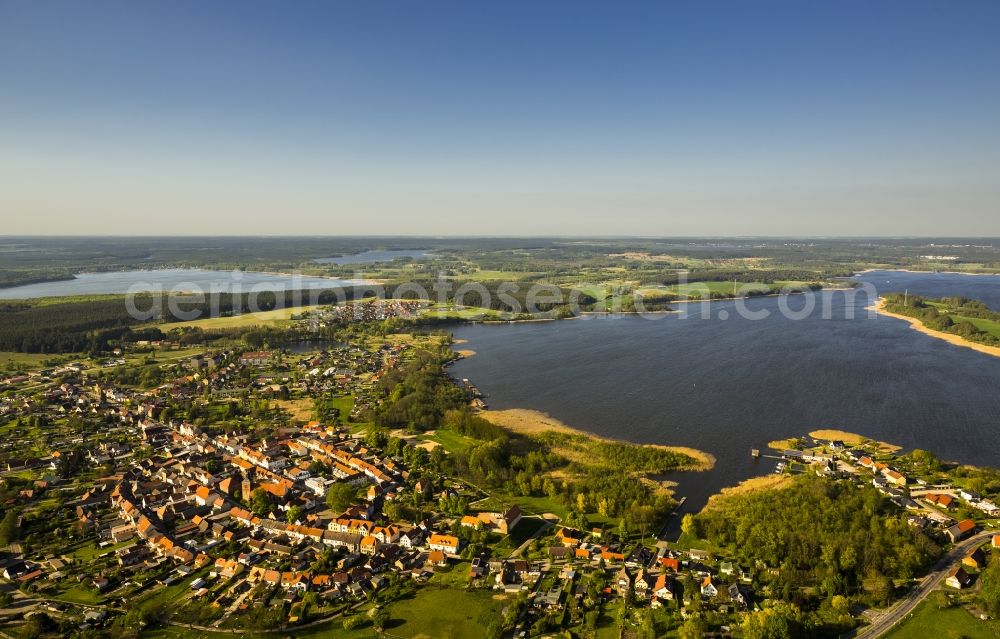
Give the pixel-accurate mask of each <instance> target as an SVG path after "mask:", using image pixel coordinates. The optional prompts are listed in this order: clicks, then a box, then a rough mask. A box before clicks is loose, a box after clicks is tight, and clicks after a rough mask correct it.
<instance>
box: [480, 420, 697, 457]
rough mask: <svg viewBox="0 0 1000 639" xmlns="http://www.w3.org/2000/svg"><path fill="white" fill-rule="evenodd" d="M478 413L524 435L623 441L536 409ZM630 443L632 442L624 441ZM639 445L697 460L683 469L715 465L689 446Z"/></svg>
mask: <svg viewBox="0 0 1000 639" xmlns="http://www.w3.org/2000/svg"><path fill="white" fill-rule="evenodd" d="M480 414H481V415H482V416H483V417H485V418H486V419H487V420H489V421H491V422H493V423H494V424H497V425H498V426H503V427H504V428H506V429H508V430H512V431H514V432H515V433H523V434H525V435H535V434H538V433H544V432H546V431H556V432H560V433H569V434H572V435H583V436H585V437H590V438H592V439H596V440H600V441H607V442H624V440H618V439H611V438H609V437H601V436H599V435H594V434H593V433H588V432H586V431H583V430H579V429H576V428H573V427H572V426H569V425H567V424H564V423H563V422H561V421H559V420H558V419H556V418H555V417H552V416H551V415H546V414H545V413H543V412H541V411H537V410H529V409H526V408H509V409H506V410H484V411H481V412H480ZM625 443H632V442H625ZM638 445H640V446H653V447H655V448H662V449H664V450H670V451H674V452H677V453H683V454H685V455H688V456H689V457H691V458H693V459H696V460H697V462H698V463H697V466H696V467H693V468H686V469H684V470H711V469H712V467H713V466H715V457H714V456H713V455H711V454H709V453H706V452H704V451H701V450H697V449H694V448H689V447H687V446H665V445H662V444H638Z"/></svg>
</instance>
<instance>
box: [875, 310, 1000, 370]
mask: <svg viewBox="0 0 1000 639" xmlns="http://www.w3.org/2000/svg"><path fill="white" fill-rule="evenodd" d="M866 310H873V311H875V312H876V313H880V314H881V315H885V316H887V317H894V318H896V319H901V320H903V321H904V322H909V324H910V327H911V328H913V329H914V330H917V331H920V332H921V333H923V334H924V335H930V336H931V337H936V338H937V339H940V340H944V341H946V342H948V343H949V344H953V345H955V346H962V347H964V348H971V349H972V350H974V351H979V352H980V353H985V354H987V355H992V356H993V357H1000V347H998V346H987V345H986V344H979V343H976V342H970V341H969V340H967V339H965V338H963V337H959V336H958V335H952V334H951V333H942V332H941V331H935V330H933V329H930V328H927V327H926V326H924V323H923V322H921V321H920V320H919V319H917V318H915V317H910V316H908V315H900V314H899V313H893V312H891V311H887V310H885V300H883V299H882V298H879V300H878V301H877V302H875V304H874V305H872V306H869V307H868V308H867V309H866Z"/></svg>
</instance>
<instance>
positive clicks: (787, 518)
mask: <svg viewBox="0 0 1000 639" xmlns="http://www.w3.org/2000/svg"><path fill="white" fill-rule="evenodd" d="M692 525H693V527H694V530H689V531H688V532H690V533H692V534H695V535H697V536H699V537H701V538H703V539H706V540H708V542H709V543H710V544H711V545H712V546H714V547H716V548H719V549H725V552H726V553H727V554H728V555H730V556H733V557H736V558H737V559H739V561H740V562H741V563H742V564H743V565H746V566H754V565H755V564H756V562H758V561H760V562H763V563H764V564H765V565H766V566H767V567H769V568H773V569H777V570H778V571H779V572H778V575H777V576H776V584H775V585H773V586H772V587H775V588H778V589H782V588H784V589H788V591H789V592H797V590H796V589H795V588H794V587H797V586H804V587H813V588H816V591H817V592H818V593H820V594H822V597H823V598H825V599H829V598H832V597H834V596H836V595H846V596H858V597H860V598H861V599H863V600H865V601H868V602H869V603H875V604H880V605H881V604H884V603H885V602H887V601H889V600H890V599H891V598H892V595H893V585H892V581H891V580H892V579H909V578H912V577H914V576H915V575H918V574H922V572H923V571H924V570H925V569H926V568H927V567H928V566H930V565H931V563H932V562H933V561H934V560H935V559H936V558H937V557H938V556H939V555H940V553H941V549H940V548H939V547H938V546H937V544H935V543H934V542H933V541H932V540H931V539H930V538H928V537H927V536H926V535H924V534H923V533H922V532H920V531H919V530H917V529H916V528H914V527H912V526H910V525H909V524H908V523H907V522H906V519H905V518H904V517H902V516H900V514H899V513H898V511H897V510H896V509H895V507H894V506H892V505H890V504H889V502H888V501H887V500H886V499H885V498H884V497H882V495H880V494H879V493H878V492H877V491H876V490H875V489H874V488H871V487H869V486H864V487H857V486H855V485H853V484H852V483H851V482H849V481H829V480H826V479H821V478H816V477H812V476H799V477H796V478H795V479H794V480H793V483H792V484H791V485H790V486H789V487H787V488H783V489H780V490H771V491H764V492H751V493H746V494H736V495H729V496H723V497H720V498H717V499H716V500H713V502H711V503H710V504H709V507H707V508H706V509H705V510H704V511H703V512H702V513H701V514H699V515H698V516H697V517H696V518H694V520H693V524H692Z"/></svg>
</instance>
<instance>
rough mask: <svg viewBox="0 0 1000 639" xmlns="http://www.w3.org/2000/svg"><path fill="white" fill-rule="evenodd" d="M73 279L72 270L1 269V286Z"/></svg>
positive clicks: (8, 286) (7, 286)
mask: <svg viewBox="0 0 1000 639" xmlns="http://www.w3.org/2000/svg"><path fill="white" fill-rule="evenodd" d="M71 279H74V278H73V274H72V273H71V272H69V271H65V270H60V269H33V270H29V271H12V270H9V269H0V288H11V287H14V286H25V285H28V284H42V283H44V282H61V281H64V280H71Z"/></svg>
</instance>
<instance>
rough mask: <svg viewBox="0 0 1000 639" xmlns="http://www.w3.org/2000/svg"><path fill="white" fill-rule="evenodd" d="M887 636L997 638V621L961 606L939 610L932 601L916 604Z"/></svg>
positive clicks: (999, 623)
mask: <svg viewBox="0 0 1000 639" xmlns="http://www.w3.org/2000/svg"><path fill="white" fill-rule="evenodd" d="M884 637H885V638H886V639H924V638H925V637H934V638H935V639H960V638H961V637H966V638H967V639H996V637H1000V621H980V620H979V619H976V618H975V617H973V616H972V615H971V614H969V612H968V611H966V610H965V609H963V608H960V607H954V608H947V609H945V610H941V609H939V608H938V607H937V605H936V604H934V603H932V602H931V601H925V602H924V603H922V604H920V605H919V606H917V608H916V610H914V611H913V612H912V613H911V614H910V616H909V617H907V618H906V619H905V620H904V621H903V622H902V623H901V624H900V625H898V626H896V627H895V628H894V629H893V630H891V631H890V632H889V633H887V634H886V635H884Z"/></svg>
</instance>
